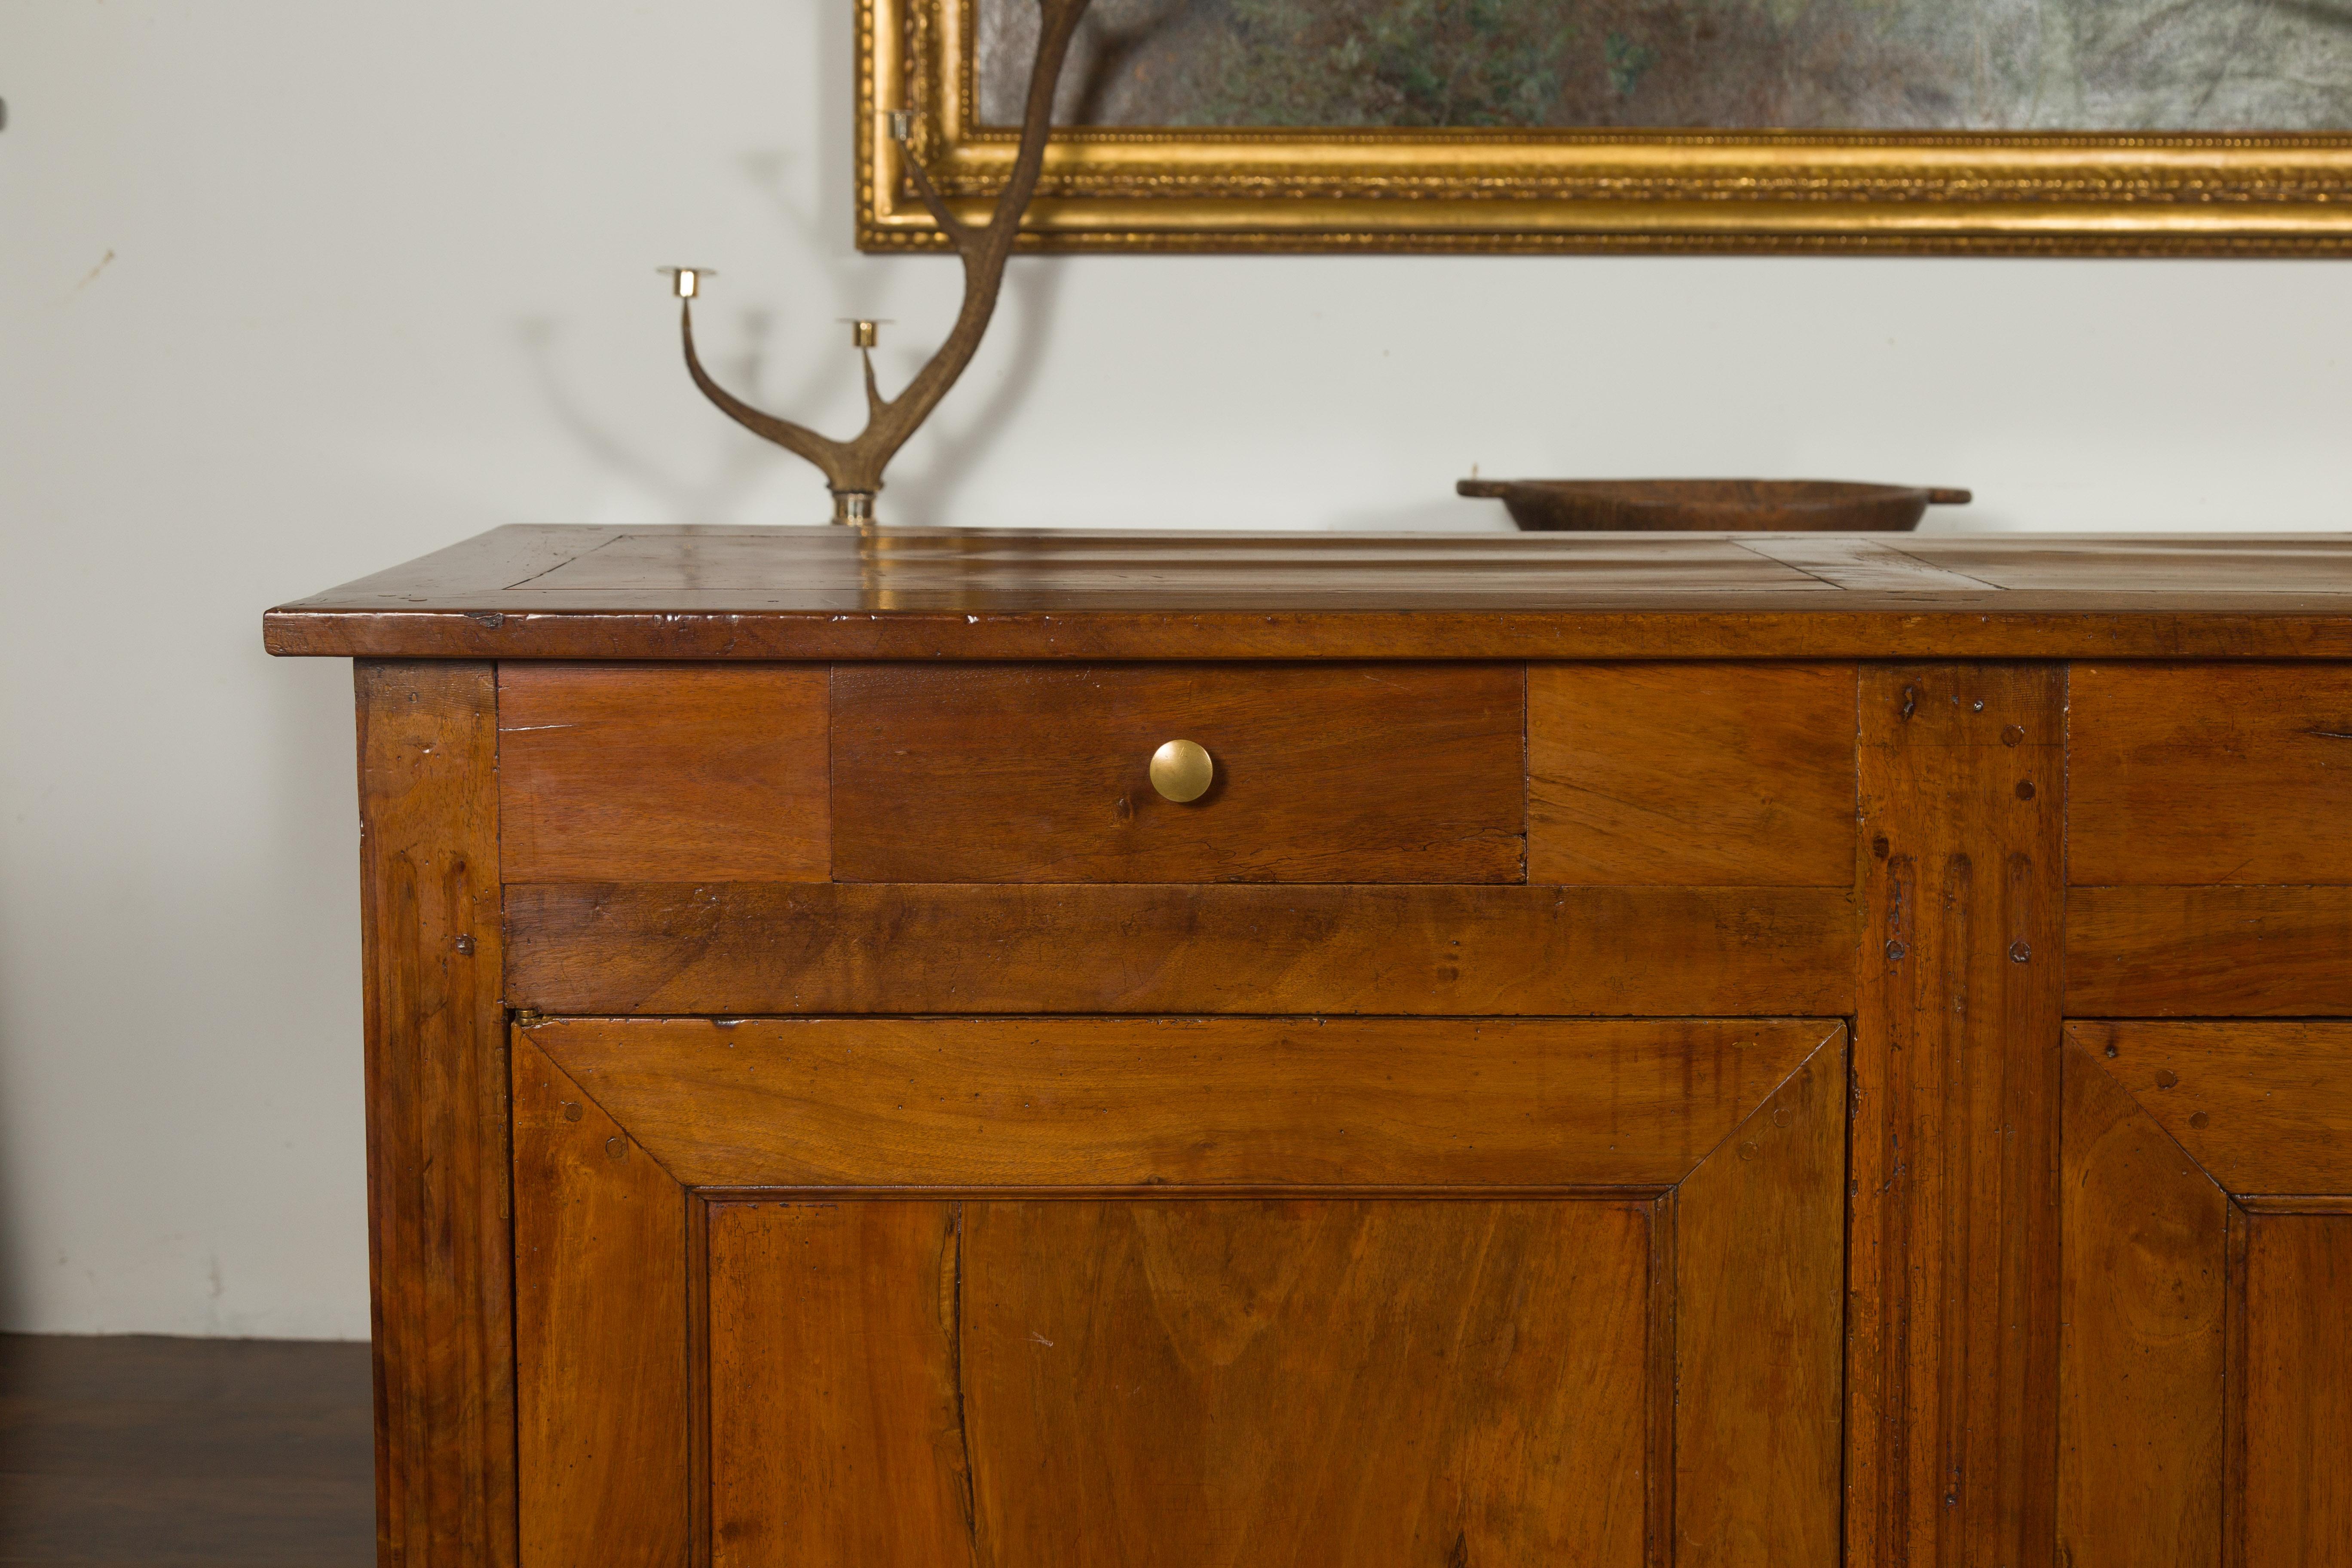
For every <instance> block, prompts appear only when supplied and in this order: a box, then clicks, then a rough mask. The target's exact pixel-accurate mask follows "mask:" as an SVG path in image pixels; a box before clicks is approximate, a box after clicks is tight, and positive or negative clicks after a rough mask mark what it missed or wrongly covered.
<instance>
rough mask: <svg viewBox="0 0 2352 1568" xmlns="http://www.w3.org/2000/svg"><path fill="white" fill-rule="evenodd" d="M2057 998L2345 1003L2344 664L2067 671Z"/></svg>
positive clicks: (2308, 1010) (2350, 785)
mask: <svg viewBox="0 0 2352 1568" xmlns="http://www.w3.org/2000/svg"><path fill="white" fill-rule="evenodd" d="M2067 699H2068V700H2067V706H2068V710H2069V711H2068V735H2067V748H2068V770H2067V780H2066V856H2067V874H2068V880H2069V882H2070V883H2072V885H2073V887H2072V890H2071V891H2070V892H2069V893H2068V894H2067V898H2066V1010H2067V1012H2068V1013H2069V1014H2071V1015H2073V1016H2078V1017H2101V1016H2106V1017H2114V1016H2126V1017H2135V1016H2138V1017H2149V1016H2152V1017H2219V1016H2249V1015H2269V1016H2326V1015H2343V1014H2347V1013H2352V665H2344V664H2295V665H2284V664H2113V665H2109V664H2078V665H2076V666H2074V668H2073V669H2072V670H2071V671H2070V672H2069V676H2068V692H2067Z"/></svg>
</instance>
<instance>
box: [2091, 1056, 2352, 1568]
mask: <svg viewBox="0 0 2352 1568" xmlns="http://www.w3.org/2000/svg"><path fill="white" fill-rule="evenodd" d="M2063 1140H2064V1175H2065V1180H2064V1186H2063V1193H2064V1197H2063V1212H2062V1215H2061V1216H2060V1223H2061V1226H2062V1227H2063V1233H2064V1238H2065V1240H2064V1247H2065V1257H2064V1268H2063V1316H2064V1321H2065V1325H2066V1326H2065V1331H2064V1339H2063V1344H2062V1347H2061V1352H2060V1363H2059V1373H2060V1390H2061V1405H2060V1424H2059V1436H2060V1445H2061V1447H2060V1488H2059V1531H2060V1542H2061V1556H2060V1561H2061V1562H2062V1563H2066V1564H2068V1568H2102V1565H2105V1564H2109V1563H2113V1564H2116V1565H2118V1568H2121V1565H2122V1564H2126V1563H2128V1564H2131V1565H2132V1568H2174V1565H2179V1568H2189V1565H2191V1564H2194V1565H2195V1568H2222V1565H2225V1564H2226V1565H2228V1568H2290V1565H2292V1568H2322V1565H2323V1564H2336V1563H2347V1562H2352V1024H2252V1023H2158V1022H2139V1023H2116V1024H2098V1023H2083V1024H2074V1025H2071V1026H2068V1029H2067V1038H2066V1061H2065V1110H2064V1127H2063Z"/></svg>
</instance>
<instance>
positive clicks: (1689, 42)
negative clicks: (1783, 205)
mask: <svg viewBox="0 0 2352 1568" xmlns="http://www.w3.org/2000/svg"><path fill="white" fill-rule="evenodd" d="M1036 16H1037V11H1036V6H1035V5H1034V0H980V6H979V22H980V29H979V50H978V54H979V87H980V108H981V119H982V122H983V123H991V124H1005V123H1011V122H1013V121H1018V119H1019V118H1020V104H1021V98H1022V94H1023V91H1024V88H1025V86H1026V82H1027V76H1028V63H1029V52H1030V50H1031V49H1032V48H1033V47H1034V40H1035V37H1036ZM1058 107H1059V108H1060V109H1061V110H1062V119H1063V121H1064V122H1066V123H1072V124H1081V125H1101V126H1170V127H1174V126H1200V127H1218V128H1239V127H1262V128H1263V127H1284V128H1309V127H1332V128H1340V127H1366V128H1371V127H1379V128H1396V129H1406V128H1415V129H1418V128H1436V127H1507V128H1520V129H1564V128H1575V127H1641V126H1654V127H1661V128H1664V127H1706V128H1714V129H1734V128H1740V129H1768V128H1789V129H1821V130H1853V131H2090V132H2099V131H2107V132H2117V131H2206V132H2226V131H2341V130H2346V129H2352V0H1094V5H1093V6H1092V7H1091V11H1090V16H1089V18H1088V21H1087V26H1086V30H1085V32H1084V33H1083V34H1082V37H1081V40H1080V43H1079V46H1078V54H1077V58H1076V59H1074V61H1073V63H1072V67H1071V68H1070V69H1069V70H1068V71H1067V72H1066V81H1065V84H1064V91H1063V100H1062V102H1061V103H1060V105H1059V106H1058Z"/></svg>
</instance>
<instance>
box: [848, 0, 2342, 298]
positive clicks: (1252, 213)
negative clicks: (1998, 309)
mask: <svg viewBox="0 0 2352 1568" xmlns="http://www.w3.org/2000/svg"><path fill="white" fill-rule="evenodd" d="M858 3H859V6H860V11H859V26H858V93H857V98H858V115H859V120H858V132H857V138H856V145H857V156H858V241H859V244H860V245H861V246H862V247H865V248H866V249H869V250H899V249H908V248H925V247H931V246H935V245H937V244H938V243H939V242H940V241H939V236H938V234H937V231H936V229H935V226H933V224H932V223H931V221H930V219H929V216H928V215H927V214H926V213H925V212H924V210H923V207H922V205H921V203H920V201H919V199H917V197H916V195H915V192H914V188H913V185H912V184H911V183H910V182H909V180H908V176H907V174H906V170H905V166H904V163H903V161H902V160H903V159H904V158H905V157H907V156H908V155H911V156H914V157H917V158H919V159H920V160H922V163H923V165H924V168H925V169H926V170H927V171H928V172H929V174H931V176H932V178H933V180H934V182H935V183H936V184H938V185H939V186H940V189H941V190H942V192H943V193H945V195H947V196H948V198H949V200H950V204H951V205H956V206H957V207H958V208H959V209H960V210H961V209H965V208H968V209H969V210H971V211H972V212H973V213H974V214H975V215H976V216H978V215H980V214H981V212H982V204H983V203H984V201H985V200H986V198H987V197H988V196H989V195H991V194H992V192H993V191H995V190H996V189H997V188H998V186H999V185H1000V184H1001V183H1002V181H1003V177H1004V174H1005V173H1006V171H1007V170H1008V169H1009V167H1010V165H1011V163H1012V160H1013V144H1014V141H1015V136H1016V132H1015V122H1016V121H1017V120H1018V118H1019V104H1020V101H1021V99H1022V96H1023V93H1024V90H1025V88H1026V85H1027V76H1028V71H1029V60H1030V52H1031V50H1032V48H1033V47H1034V39H1035V36H1036V26H1037V9H1036V0H858ZM1059 90H1060V96H1059V98H1058V100H1057V109H1056V116H1055V124H1056V130H1055V133H1054V139H1053V142H1052V144H1051V146H1050V148H1049V151H1048V153H1047V161H1046V165H1045V179H1044V183H1043V184H1042V185H1041V186H1040V188H1039V194H1038V198H1037V200H1036V202H1035V203H1034V205H1033V206H1032V207H1031V209H1030V216H1029V219H1028V225H1029V233H1028V235H1027V236H1026V237H1024V244H1028V245H1034V246H1035V247H1041V248H1048V249H1085V250H1099V249H1146V250H1495V251H1503V250H1619V249H1634V250H1806V251H1890V250H1891V251H1940V252H1971V251H1991V252H2021V253H2055V254H2069V253H2072V254H2094V253H2110V254H2113V253H2123V254H2167V253H2169V254H2204V255H2230V254H2255V255H2332V254H2344V253H2347V252H2352V0H1094V5H1093V6H1092V8H1091V10H1090V13H1089V15H1088V16H1087V20H1086V23H1085V24H1084V27H1083V30H1082V31H1081V33H1080V35H1079V37H1078V41H1077V43H1076V47H1074V49H1073V51H1072V55H1071V58H1070V61H1069V64H1068V66H1067V68H1066V69H1065V71H1064V73H1063V80H1062V83H1061V87H1060V89H1059ZM891 110H912V111H913V113H914V117H915V122H914V133H913V136H912V138H911V140H910V141H909V142H908V145H907V147H906V148H904V149H902V148H901V147H900V146H898V144H897V143H896V142H893V141H892V140H891V138H890V136H889V135H888V133H887V129H886V120H887V114H888V112H889V111H891Z"/></svg>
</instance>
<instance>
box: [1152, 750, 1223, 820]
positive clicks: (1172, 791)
mask: <svg viewBox="0 0 2352 1568" xmlns="http://www.w3.org/2000/svg"><path fill="white" fill-rule="evenodd" d="M1216 779H1217V764H1216V763H1215V761H1214V760H1213V758H1211V757H1210V755H1209V749H1208V748H1207V747H1206V746H1203V745H1202V744H1201V743H1200V742H1198V741H1171V742H1168V743H1167V744H1166V745H1164V746H1162V747H1160V749H1159V750H1158V751H1156V752H1152V753H1151V787H1152V788H1153V789H1156V790H1158V791H1159V792H1160V798H1161V799H1163V800H1172V801H1174V802H1175V803H1176V804H1177V805H1183V804H1184V803H1185V802H1186V801H1192V800H1198V799H1200V798H1201V797H1202V795H1206V794H1208V793H1209V786H1210V785H1211V784H1214V783H1215V782H1216Z"/></svg>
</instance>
